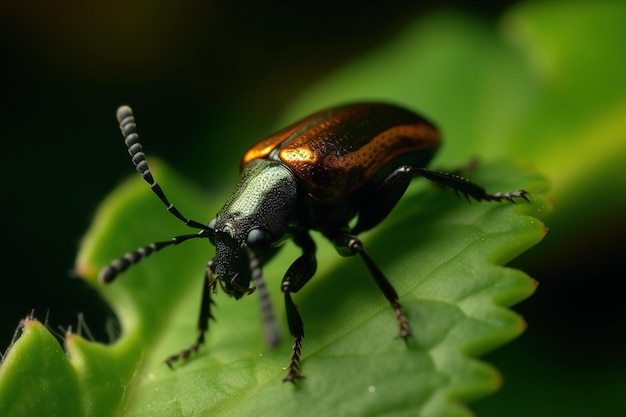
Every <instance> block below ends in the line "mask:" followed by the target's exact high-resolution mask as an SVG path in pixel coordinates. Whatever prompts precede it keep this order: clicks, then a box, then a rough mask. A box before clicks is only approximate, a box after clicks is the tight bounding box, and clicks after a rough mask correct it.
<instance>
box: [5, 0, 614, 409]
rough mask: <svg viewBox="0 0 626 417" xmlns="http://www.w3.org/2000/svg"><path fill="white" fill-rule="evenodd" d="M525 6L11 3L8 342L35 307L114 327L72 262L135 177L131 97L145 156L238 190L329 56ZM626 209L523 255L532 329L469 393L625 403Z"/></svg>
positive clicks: (508, 400)
mask: <svg viewBox="0 0 626 417" xmlns="http://www.w3.org/2000/svg"><path fill="white" fill-rule="evenodd" d="M516 3H519V2H514V1H502V2H497V3H494V4H491V3H485V2H470V1H447V2H419V3H418V2H412V1H406V0H389V1H386V2H384V4H380V3H369V2H366V3H364V2H362V1H354V0H350V1H343V2H336V1H330V0H323V1H321V2H316V3H315V4H306V3H305V4H303V5H299V6H297V7H296V6H294V5H293V3H289V2H283V1H273V2H272V1H270V2H263V3H262V4H251V2H242V1H219V2H218V1H208V2H203V1H198V0H196V1H182V2H176V3H174V2H165V1H162V0H157V1H148V0H143V1H137V2H134V3H128V2H122V1H119V0H114V1H101V2H93V1H80V0H65V1H63V2H55V3H53V2H44V1H39V2H34V3H33V2H31V3H29V4H25V3H23V2H1V3H0V48H1V49H0V50H1V51H2V57H3V59H2V61H3V65H2V71H3V73H4V74H3V75H4V76H3V80H4V83H3V91H2V94H1V96H0V97H1V99H0V111H1V114H0V132H1V133H0V135H1V138H2V152H1V153H0V158H1V163H0V174H1V177H2V178H3V179H4V181H3V183H2V185H3V186H2V191H1V193H2V202H3V203H2V205H1V207H2V215H1V216H0V218H1V221H2V223H3V230H4V231H5V242H6V245H5V247H4V248H3V251H2V255H1V256H2V264H3V267H4V268H3V269H4V272H3V274H2V277H3V278H2V279H3V284H4V285H3V289H2V291H1V292H0V297H1V299H0V308H1V310H0V311H1V312H2V314H1V317H0V341H1V346H2V348H4V347H5V346H7V345H8V344H9V342H10V340H11V337H12V336H13V332H14V329H15V327H16V325H17V323H18V322H19V320H20V319H21V318H23V317H24V316H25V315H27V314H28V313H29V312H31V310H33V309H34V310H35V314H36V316H37V317H38V318H40V319H42V320H43V318H44V317H46V316H47V317H48V324H49V326H50V327H51V328H53V329H58V328H59V326H62V327H67V326H68V325H74V326H75V324H76V320H77V314H78V313H79V312H82V313H84V316H85V320H86V322H87V323H88V325H89V329H90V330H91V332H92V333H93V334H94V335H95V336H96V338H97V339H99V340H107V337H108V336H107V334H106V331H105V322H106V319H107V317H110V314H109V313H108V312H107V310H106V306H104V305H103V304H102V303H101V302H99V300H98V298H97V296H96V295H95V293H94V292H93V291H91V290H90V289H89V288H87V286H86V285H85V284H84V283H83V282H82V281H81V280H79V279H75V278H73V277H72V274H71V269H72V267H73V262H74V257H75V253H76V250H77V248H78V246H79V244H80V238H81V236H82V234H83V233H84V232H85V231H86V229H87V227H88V226H89V224H90V222H91V217H92V214H93V212H94V210H95V208H96V206H97V204H98V202H99V201H100V200H101V199H102V198H103V197H104V196H105V195H106V194H107V193H108V192H109V191H110V190H112V189H113V188H114V187H115V186H116V185H117V184H118V183H119V182H120V181H121V180H122V179H124V178H127V177H128V176H130V175H133V168H132V166H131V164H130V162H129V160H128V157H127V156H126V153H125V149H124V145H123V142H122V140H121V137H120V136H119V132H118V128H117V125H116V122H115V118H114V112H115V109H116V107H117V106H118V105H119V104H121V103H129V104H131V105H132V106H133V107H134V109H135V111H136V114H137V117H138V118H140V122H139V123H140V132H141V135H142V137H143V138H144V142H145V143H144V144H145V145H146V146H147V148H146V150H147V152H148V153H149V154H150V155H153V156H159V157H161V158H163V159H166V160H167V162H168V164H169V165H171V166H173V167H175V168H176V169H177V170H178V171H180V172H182V173H183V174H184V175H186V176H188V177H189V178H192V179H193V180H194V181H195V182H196V183H197V184H199V185H201V186H204V187H223V188H227V189H229V188H232V185H233V183H234V181H235V178H236V176H237V172H238V161H239V158H240V156H241V153H242V151H243V150H244V149H245V146H246V144H250V143H252V142H254V141H256V140H258V139H260V138H262V137H263V136H264V135H266V134H268V133H271V131H272V129H274V128H275V127H277V122H278V120H279V119H281V118H282V115H283V113H284V111H285V109H286V108H287V106H288V105H289V104H290V103H291V102H292V101H293V100H296V99H297V98H298V97H299V95H300V93H301V92H303V91H305V90H308V89H310V87H311V86H312V85H314V84H315V83H316V82H318V81H319V80H323V79H324V77H326V76H327V75H328V74H331V73H332V72H333V70H335V69H337V68H340V67H341V66H342V65H344V64H346V63H349V62H351V61H352V60H353V59H355V58H357V57H359V56H361V55H363V54H366V53H367V52H368V51H373V50H376V48H377V47H379V46H381V45H384V44H385V42H386V41H388V40H390V39H392V38H393V37H394V36H395V35H396V34H398V33H400V32H401V31H402V30H403V29H404V28H405V27H406V26H407V25H408V24H409V23H413V22H415V21H416V20H417V19H419V18H426V17H428V16H429V15H431V14H432V13H436V12H441V11H445V10H457V11H458V10H460V11H464V12H467V13H469V15H471V16H473V18H474V19H477V20H478V21H480V22H482V24H484V26H485V27H486V28H494V27H495V26H496V25H497V23H498V22H499V18H500V16H501V14H502V13H503V12H504V11H506V10H509V9H510V8H511V7H514V6H515V4H516ZM593 35H594V34H593V33H589V34H588V37H585V38H586V39H589V40H590V41H591V42H592V41H593ZM625 49H626V48H625ZM624 52H626V51H624ZM625 56H626V54H624V55H622V56H616V59H625V58H624V57H625ZM598 65H607V64H605V63H598ZM462 70H463V69H462V68H460V69H459V71H462ZM592 76H593V75H592V74H590V77H592ZM423 82H424V83H428V80H423ZM444 99H445V98H444ZM328 104H333V103H328ZM420 110H423V111H424V112H425V113H426V114H428V109H420ZM555 117H558V115H555ZM531 130H532V129H530V128H529V129H528V131H531ZM208 132H211V134H210V135H209V134H208ZM625 140H626V138H625ZM571 164H572V166H573V167H574V168H573V169H575V166H576V164H577V161H576V160H573V161H571ZM209 171H210V172H222V173H223V175H222V178H223V181H220V182H219V183H215V181H214V179H211V180H209V178H210V177H211V178H214V177H213V176H212V175H210V174H209ZM607 180H608V178H607ZM624 191H626V190H624V187H623V186H622V187H621V188H617V189H613V190H612V192H615V193H622V194H624ZM579 200H580V199H579ZM622 201H623V200H622ZM556 203H557V207H558V204H559V202H556ZM590 203H591V202H590ZM623 208H624V207H621V206H618V207H613V208H612V210H613V211H612V212H613V213H617V215H613V216H610V217H602V218H598V219H596V221H595V223H594V224H593V225H590V224H586V225H581V224H577V223H572V224H570V226H571V230H570V238H568V239H562V238H561V239H558V237H557V238H556V239H553V240H551V235H550V234H549V235H548V238H547V240H546V242H545V244H542V245H540V246H539V247H537V248H536V249H534V250H533V251H531V252H529V253H528V254H526V255H525V256H523V257H522V258H519V259H518V260H516V261H515V263H514V265H515V266H518V267H520V268H522V269H524V270H525V271H526V272H528V273H529V274H530V275H531V276H533V277H534V278H536V279H537V280H538V281H539V282H540V287H539V289H538V291H537V293H536V294H535V295H534V296H533V297H531V299H529V300H528V301H526V302H524V303H523V304H521V305H520V306H518V307H517V308H516V310H517V311H519V312H520V313H521V314H523V315H524V317H525V318H526V320H527V321H528V322H529V323H530V326H529V328H528V330H527V332H526V333H525V334H524V335H523V336H522V337H521V338H520V339H519V340H517V341H515V342H514V343H513V344H511V345H509V346H506V347H504V348H502V349H499V350H497V351H496V352H493V353H491V354H489V355H488V358H487V359H488V360H489V361H490V362H492V363H494V364H495V365H496V366H497V367H498V368H499V369H500V371H501V372H502V374H503V375H504V377H505V384H504V387H503V389H502V390H501V391H500V392H499V393H498V394H496V395H495V396H493V397H490V398H487V399H485V400H481V401H479V402H478V403H476V404H475V405H473V409H474V410H475V411H476V412H477V414H478V415H482V416H489V415H493V416H496V415H503V414H504V415H508V416H516V415H520V416H521V415H527V414H528V413H531V412H532V413H533V415H546V416H548V415H581V416H583V415H585V416H586V415H589V414H590V413H592V412H593V415H624V414H625V413H626V406H621V408H620V402H621V401H620V400H621V397H622V396H623V393H624V392H625V390H626V375H625V372H624V371H626V356H625V355H624V353H623V352H626V342H625V341H624V338H623V337H622V336H623V335H624V333H625V332H626V320H624V318H623V317H624V313H623V311H622V309H621V308H620V306H621V304H622V299H623V297H622V296H621V292H620V289H621V285H620V284H621V282H620V281H619V280H618V279H617V278H618V277H620V276H621V275H623V273H621V272H616V271H621V259H620V258H621V256H623V254H624V249H625V247H626V244H625V240H626V238H625V236H626V233H624V232H626V224H625V221H624V218H623V212H621V210H622V209H623ZM575 210H577V211H579V212H584V211H585V210H595V208H594V207H593V205H592V204H590V205H589V207H576V208H575ZM208 218H210V215H207V219H208ZM547 223H548V225H550V219H548V221H547ZM576 229H578V230H581V232H580V233H575V232H574V230H576ZM207 251H210V249H207ZM209 255H210V252H208V253H207V257H208V256H209ZM511 407H513V408H511ZM505 409H506V410H507V411H506V412H504V411H503V410H505ZM619 411H621V413H619ZM616 413H617V414H616Z"/></svg>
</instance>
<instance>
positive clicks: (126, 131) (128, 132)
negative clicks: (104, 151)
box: [117, 106, 207, 229]
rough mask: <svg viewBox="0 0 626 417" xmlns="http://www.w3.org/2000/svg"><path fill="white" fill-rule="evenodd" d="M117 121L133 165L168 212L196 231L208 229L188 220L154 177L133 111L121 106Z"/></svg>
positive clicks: (203, 225) (118, 110)
mask: <svg viewBox="0 0 626 417" xmlns="http://www.w3.org/2000/svg"><path fill="white" fill-rule="evenodd" d="M117 121H118V122H119V123H120V130H121V131H122V136H124V143H125V144H126V146H127V147H128V153H129V154H130V156H131V159H132V161H133V164H134V165H135V167H136V168H137V171H138V172H139V173H140V174H141V176H142V177H143V179H144V180H146V182H147V183H148V184H150V188H151V189H152V191H154V193H155V194H156V195H157V196H158V197H159V198H160V199H161V201H162V202H163V204H165V207H167V211H169V212H170V213H172V214H173V215H174V216H176V217H177V218H178V219H179V220H181V221H182V222H184V223H185V224H186V225H187V226H189V227H193V228H196V229H206V227H207V226H206V225H205V224H202V223H200V222H197V221H195V220H191V219H188V218H187V217H185V216H183V215H182V214H181V213H180V211H178V209H177V208H176V207H175V206H174V204H172V203H170V202H169V200H168V199H167V197H165V193H164V192H163V190H162V189H161V186H160V185H159V183H158V182H156V180H155V179H154V177H153V176H152V173H151V172H150V167H149V166H148V162H147V161H146V155H145V154H144V153H143V148H142V146H141V143H139V134H137V125H136V124H135V116H134V115H133V110H132V109H131V108H130V107H128V106H121V107H120V108H118V109H117Z"/></svg>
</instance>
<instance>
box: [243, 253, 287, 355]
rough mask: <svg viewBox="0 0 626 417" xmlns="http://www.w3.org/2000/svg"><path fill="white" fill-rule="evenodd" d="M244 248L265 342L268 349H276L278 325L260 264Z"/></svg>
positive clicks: (278, 338)
mask: <svg viewBox="0 0 626 417" xmlns="http://www.w3.org/2000/svg"><path fill="white" fill-rule="evenodd" d="M245 248H246V251H247V252H248V259H249V260H250V275H251V278H252V281H253V282H254V285H255V287H256V290H257V292H258V294H259V305H260V306H261V318H262V320H263V330H264V334H265V342H266V343H267V345H268V346H270V347H276V346H278V343H279V342H280V332H279V330H278V325H277V324H276V316H275V315H274V309H273V308H272V302H271V300H270V295H269V293H268V292H267V287H266V286H265V280H264V279H263V272H262V270H261V263H260V262H259V258H257V257H256V255H255V254H254V252H252V250H250V248H248V246H246V247H245Z"/></svg>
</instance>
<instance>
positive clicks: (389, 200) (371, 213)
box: [351, 165, 528, 235]
mask: <svg viewBox="0 0 626 417" xmlns="http://www.w3.org/2000/svg"><path fill="white" fill-rule="evenodd" d="M418 175H419V176H421V177H424V178H426V179H427V180H429V181H431V182H434V183H435V184H438V185H441V186H443V187H448V188H451V189H453V190H454V192H455V193H457V194H463V195H464V196H465V197H466V198H467V199H468V200H469V198H470V197H472V198H474V199H475V200H476V201H482V200H484V201H502V200H508V201H511V202H515V200H514V199H515V198H523V199H524V200H526V201H528V198H527V197H526V195H527V194H528V192H526V191H524V190H518V191H510V192H499V193H488V192H487V191H486V190H485V189H484V188H483V187H481V186H479V185H478V184H475V183H473V182H471V181H470V180H468V179H466V178H463V177H461V176H459V175H455V174H448V173H446V172H438V171H431V170H429V169H425V168H417V167H412V166H408V165H406V166H401V167H399V168H396V169H395V170H394V171H393V172H392V173H391V174H389V175H388V176H387V177H385V178H384V179H383V180H382V181H380V182H379V183H378V184H377V185H376V187H375V189H374V190H372V193H373V195H372V197H371V198H369V199H368V204H365V205H363V206H362V207H361V208H360V210H359V220H358V222H357V224H356V226H355V227H354V229H352V231H351V233H352V234H354V235H358V234H359V233H361V232H363V231H365V230H369V229H371V228H372V227H374V226H376V225H378V224H379V223H380V222H381V221H382V220H383V219H384V218H385V217H387V215H388V214H389V213H390V212H391V210H392V209H393V208H394V207H395V206H396V204H397V203H398V201H399V200H400V198H402V195H404V192H405V191H406V189H407V187H408V186H409V183H410V182H411V179H412V178H413V177H414V176H418Z"/></svg>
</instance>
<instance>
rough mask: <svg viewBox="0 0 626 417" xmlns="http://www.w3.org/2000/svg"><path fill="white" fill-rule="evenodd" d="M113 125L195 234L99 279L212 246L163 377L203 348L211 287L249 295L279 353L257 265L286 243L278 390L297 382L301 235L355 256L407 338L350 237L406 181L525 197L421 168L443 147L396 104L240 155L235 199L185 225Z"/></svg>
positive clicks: (126, 116) (294, 128)
mask: <svg viewBox="0 0 626 417" xmlns="http://www.w3.org/2000/svg"><path fill="white" fill-rule="evenodd" d="M117 119H118V121H119V123H120V129H121V131H122V135H123V136H124V139H125V143H126V146H127V147H128V152H129V154H130V155H131V159H132V162H133V164H134V165H135V166H136V168H137V171H139V173H140V174H141V175H142V176H143V178H144V179H145V180H146V182H147V183H148V184H150V187H151V188H152V191H153V192H154V193H155V194H156V195H157V196H158V197H159V199H160V200H161V201H162V202H163V204H164V205H165V206H166V207H167V210H168V211H169V212H170V213H171V214H173V215H174V216H175V217H177V218H178V219H179V220H181V221H182V222H184V223H185V224H186V225H187V226H189V227H191V228H194V229H197V230H198V231H197V233H192V234H186V235H181V236H176V237H173V238H171V239H170V240H167V241H162V242H155V243H151V244H149V245H147V246H144V247H140V248H138V249H136V250H135V251H133V252H129V253H127V254H125V255H124V256H122V257H121V258H118V259H116V260H114V261H113V262H111V263H110V264H109V265H108V266H106V267H104V268H103V269H102V270H101V272H100V275H99V279H100V281H101V282H103V283H110V282H111V281H113V280H114V279H115V278H116V277H117V276H118V275H119V274H120V273H121V272H123V271H124V270H126V269H127V268H128V267H129V266H131V265H132V264H135V263H137V262H139V261H140V260H142V259H144V258H145V257H147V256H148V255H150V254H152V253H154V252H156V251H159V250H161V249H163V248H164V247H167V246H170V245H178V244H180V243H182V242H185V241H187V240H189V239H193V238H208V239H209V241H210V242H211V244H212V245H214V246H215V257H214V258H212V259H210V260H209V261H208V263H207V266H206V270H205V280H206V282H205V284H204V285H203V293H202V301H201V308H200V314H199V318H198V334H197V337H196V339H195V340H194V342H193V343H192V344H191V346H189V347H188V348H187V349H185V350H183V351H182V352H180V353H177V354H175V355H171V356H170V357H168V358H167V359H166V363H167V365H168V366H170V367H171V366H172V365H173V363H174V362H176V361H177V360H179V359H185V358H187V357H189V355H191V354H192V353H194V352H196V351H197V350H198V349H199V348H200V346H201V345H203V344H204V341H205V333H206V332H207V330H208V324H209V320H210V319H212V318H213V314H212V311H211V307H212V294H213V293H215V292H216V289H217V285H218V284H219V285H220V287H221V288H222V289H223V290H224V292H226V293H227V294H228V295H230V296H233V297H234V298H235V299H239V298H241V297H242V296H244V295H246V294H250V293H252V292H253V291H255V290H256V292H257V294H258V297H259V302H260V308H261V316H262V322H263V325H264V334H265V339H266V342H267V344H268V345H270V346H276V345H277V344H278V342H279V331H278V327H277V324H276V318H275V315H274V312H273V309H272V305H271V303H270V300H269V296H268V291H267V289H266V285H265V282H264V279H263V274H262V264H265V263H266V262H268V261H269V260H270V259H271V258H272V257H273V256H274V255H275V254H276V253H277V251H278V250H279V249H280V247H281V243H283V242H284V241H285V240H286V239H289V238H290V239H292V240H293V242H294V243H295V244H296V245H297V246H298V247H299V248H300V249H301V251H302V254H301V255H300V256H299V257H298V258H297V259H296V260H295V261H294V262H293V263H292V264H291V266H289V268H288V269H287V272H286V273H285V275H284V277H283V279H282V283H281V291H282V293H283V297H284V302H285V311H286V317H287V323H288V328H289V332H290V333H291V335H292V337H293V339H294V343H293V346H292V349H291V355H290V358H289V363H288V365H287V367H286V368H285V370H286V371H287V375H286V376H285V377H284V379H283V381H291V382H295V381H296V380H298V379H300V378H303V376H302V375H301V374H300V371H299V367H300V358H301V352H302V340H303V338H304V325H303V321H302V317H301V316H300V314H299V312H298V310H297V308H296V305H295V303H294V302H293V299H292V293H295V292H298V291H299V290H300V289H302V287H304V285H305V284H306V283H307V282H308V281H309V280H310V279H311V278H312V277H313V275H314V273H315V271H316V268H317V261H316V257H315V252H316V244H315V242H314V241H313V239H312V238H311V236H310V233H309V232H310V231H313V230H315V231H318V232H320V233H321V234H322V235H323V236H324V237H326V238H327V239H328V240H329V241H330V242H332V244H333V245H334V247H335V249H336V251H337V252H338V253H339V255H341V256H345V257H347V256H354V255H358V256H360V258H361V259H362V260H363V262H364V263H365V265H366V267H367V269H368V270H369V273H370V275H371V276H372V278H373V279H374V282H375V283H376V284H377V285H378V287H379V288H380V290H381V292H382V293H383V295H384V297H385V298H386V299H387V301H388V302H389V303H390V304H391V307H392V309H393V311H394V314H395V317H396V322H397V325H398V335H399V337H400V338H402V339H404V340H406V339H407V338H408V337H409V336H410V330H409V323H408V320H407V318H406V316H405V314H404V312H403V310H402V306H401V305H400V303H399V301H398V294H397V292H396V290H395V289H394V288H393V286H392V285H391V283H390V282H389V281H388V280H387V278H386V277H385V275H384V274H383V272H382V271H381V270H380V268H379V267H378V266H377V265H376V263H375V262H374V261H373V260H372V258H371V257H370V255H369V254H368V252H367V251H366V250H365V249H364V246H363V243H362V241H361V240H360V239H359V237H358V235H359V234H360V233H362V232H364V231H366V230H369V229H372V228H373V227H375V226H377V225H378V224H379V223H380V222H381V221H382V220H383V219H385V217H387V215H388V214H389V213H390V212H391V210H392V209H393V208H394V206H395V205H396V203H397V202H398V201H399V200H400V198H401V197H402V195H403V194H404V192H405V191H406V189H407V187H408V185H409V183H410V181H411V180H412V178H413V177H424V178H426V179H428V180H430V181H431V182H433V183H435V184H438V185H440V186H444V187H447V188H451V189H452V190H454V191H455V192H456V193H457V194H462V195H464V196H465V197H466V198H467V199H468V200H469V199H470V197H472V198H474V199H475V200H477V201H481V200H484V201H502V200H508V201H511V202H514V200H515V199H516V198H522V199H524V200H526V201H528V198H527V195H528V193H527V192H526V191H524V190H518V191H512V192H503V193H488V192H487V191H486V190H485V189H484V188H482V187H481V186H479V185H477V184H475V183H473V182H471V181H469V180H467V179H465V178H463V177H461V176H458V175H455V174H449V173H445V172H439V171H433V170H429V169H427V168H426V165H427V164H428V163H429V161H430V160H431V159H432V158H433V156H434V154H435V152H436V151H437V149H438V148H439V146H440V145H441V136H440V134H439V131H438V129H437V128H436V127H435V125H434V124H433V123H431V122H430V121H428V120H427V119H425V118H424V117H422V116H420V115H418V114H416V113H414V112H411V111H409V110H406V109H404V108H401V107H398V106H396V105H391V104H385V103H357V104H348V105H343V106H337V107H332V108H329V109H326V110H322V111H319V112H316V113H314V114H312V115H310V116H308V117H305V118H304V119H302V120H300V121H298V122H295V123H293V124H292V125H290V126H288V127H286V128H284V129H282V130H279V131H278V132H276V133H274V134H273V135H271V136H269V137H267V138H265V139H263V140H261V141H260V142H258V143H257V144H256V145H254V146H252V147H251V148H250V149H248V151H247V152H246V153H245V154H244V155H243V158H242V160H241V174H240V178H239V182H238V183H237V185H236V187H235V191H234V192H233V194H232V195H231V196H230V198H229V199H228V200H227V201H226V203H225V204H224V207H223V208H222V209H221V210H220V211H219V212H218V213H217V215H216V216H215V217H214V218H213V219H212V220H211V221H209V222H208V223H207V224H204V223H200V222H198V221H195V220H191V219H189V218H187V217H185V216H184V215H182V214H181V212H180V211H179V210H178V209H177V208H176V207H175V206H174V205H173V204H171V203H170V202H169V200H168V199H167V197H166V196H165V194H164V192H163V190H162V189H161V187H160V185H159V184H158V183H157V182H156V181H155V179H154V177H153V176H152V173H151V172H150V168H149V166H148V163H147V162H146V158H145V154H144V152H143V148H142V145H141V143H140V142H139V137H138V134H137V130H136V124H135V118H134V115H133V112H132V110H131V109H130V107H128V106H122V107H120V108H119V109H118V111H117ZM355 219H356V221H355V222H353V220H355ZM351 224H354V225H353V226H351Z"/></svg>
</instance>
